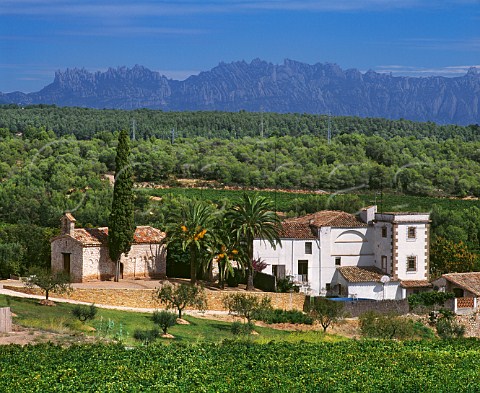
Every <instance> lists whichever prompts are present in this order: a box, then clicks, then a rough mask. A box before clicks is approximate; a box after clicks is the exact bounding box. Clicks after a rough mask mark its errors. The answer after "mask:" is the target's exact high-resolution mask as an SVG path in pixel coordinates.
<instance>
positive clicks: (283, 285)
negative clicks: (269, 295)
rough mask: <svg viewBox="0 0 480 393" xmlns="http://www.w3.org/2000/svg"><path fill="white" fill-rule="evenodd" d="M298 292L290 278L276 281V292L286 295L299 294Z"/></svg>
mask: <svg viewBox="0 0 480 393" xmlns="http://www.w3.org/2000/svg"><path fill="white" fill-rule="evenodd" d="M299 290H300V288H299V287H298V286H297V285H295V284H294V283H293V281H292V276H287V277H285V278H280V279H278V280H277V292H281V293H288V292H299Z"/></svg>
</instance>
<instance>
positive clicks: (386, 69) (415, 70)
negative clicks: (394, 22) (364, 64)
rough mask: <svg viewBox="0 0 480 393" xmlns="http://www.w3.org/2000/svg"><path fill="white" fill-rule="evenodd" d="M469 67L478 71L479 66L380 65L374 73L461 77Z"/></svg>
mask: <svg viewBox="0 0 480 393" xmlns="http://www.w3.org/2000/svg"><path fill="white" fill-rule="evenodd" d="M471 67H476V68H479V69H480V64H472V65H457V66H445V67H413V66H404V65H382V66H377V67H375V71H376V72H379V73H392V74H393V75H399V76H400V75H402V76H431V75H440V76H450V77H453V76H461V75H465V74H466V73H467V72H468V70H469V69H470V68H471Z"/></svg>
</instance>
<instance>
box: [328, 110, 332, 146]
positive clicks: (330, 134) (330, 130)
mask: <svg viewBox="0 0 480 393" xmlns="http://www.w3.org/2000/svg"><path fill="white" fill-rule="evenodd" d="M331 122H332V121H331V115H330V111H328V128H327V143H328V144H330V142H331V141H332V124H331Z"/></svg>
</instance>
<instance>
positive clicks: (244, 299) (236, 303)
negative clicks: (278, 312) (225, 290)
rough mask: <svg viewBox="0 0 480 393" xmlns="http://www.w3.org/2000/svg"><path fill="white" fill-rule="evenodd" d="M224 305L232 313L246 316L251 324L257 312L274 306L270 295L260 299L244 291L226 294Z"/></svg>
mask: <svg viewBox="0 0 480 393" xmlns="http://www.w3.org/2000/svg"><path fill="white" fill-rule="evenodd" d="M223 305H224V306H225V308H226V309H228V312H229V313H230V314H234V315H237V316H240V317H243V318H245V319H246V320H247V323H249V324H250V323H251V322H252V319H253V315H254V314H255V313H258V312H261V311H263V310H266V309H271V308H272V306H271V299H270V298H269V297H266V296H265V297H263V298H262V299H261V300H259V297H258V296H255V295H247V294H243V293H234V294H231V295H226V296H224V297H223Z"/></svg>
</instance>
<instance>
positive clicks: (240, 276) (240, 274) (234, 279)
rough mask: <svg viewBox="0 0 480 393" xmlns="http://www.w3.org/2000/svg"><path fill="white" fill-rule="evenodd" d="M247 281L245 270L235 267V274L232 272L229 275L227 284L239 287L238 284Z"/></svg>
mask: <svg viewBox="0 0 480 393" xmlns="http://www.w3.org/2000/svg"><path fill="white" fill-rule="evenodd" d="M244 281H245V272H244V271H243V270H241V269H237V268H235V267H234V268H233V275H232V274H230V275H229V276H228V277H227V285H228V286H229V287H231V288H236V287H238V284H241V283H243V282H244Z"/></svg>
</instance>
